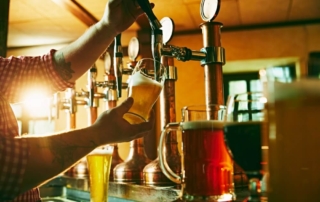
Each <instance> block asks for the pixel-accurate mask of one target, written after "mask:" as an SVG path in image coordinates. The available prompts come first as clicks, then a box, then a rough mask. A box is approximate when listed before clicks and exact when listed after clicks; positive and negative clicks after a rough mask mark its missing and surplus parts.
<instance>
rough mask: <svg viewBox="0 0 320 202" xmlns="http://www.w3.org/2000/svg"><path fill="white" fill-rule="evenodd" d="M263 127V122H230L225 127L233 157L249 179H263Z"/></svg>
mask: <svg viewBox="0 0 320 202" xmlns="http://www.w3.org/2000/svg"><path fill="white" fill-rule="evenodd" d="M261 127H262V122H261V121H249V122H230V123H226V125H225V126H224V135H225V141H226V145H227V147H228V148H229V150H230V153H231V156H232V158H233V160H234V161H235V162H236V163H237V164H238V165H239V166H240V167H242V169H243V170H244V171H245V172H246V174H247V175H248V177H249V178H250V177H259V178H260V177H261V174H260V172H261V169H262V167H261V163H262V153H261Z"/></svg>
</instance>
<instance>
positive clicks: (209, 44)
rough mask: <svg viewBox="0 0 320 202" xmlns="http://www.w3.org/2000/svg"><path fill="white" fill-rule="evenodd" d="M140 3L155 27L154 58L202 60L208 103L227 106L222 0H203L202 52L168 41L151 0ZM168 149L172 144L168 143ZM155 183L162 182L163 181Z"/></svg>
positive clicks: (166, 117) (163, 119) (164, 108)
mask: <svg viewBox="0 0 320 202" xmlns="http://www.w3.org/2000/svg"><path fill="white" fill-rule="evenodd" d="M138 3H139V5H140V7H141V8H142V9H143V10H144V12H145V14H146V15H147V17H148V19H149V23H150V26H151V29H152V31H151V32H152V35H151V37H152V38H151V41H152V44H151V49H152V55H153V57H154V59H155V60H158V61H160V58H175V59H177V60H180V61H189V60H194V61H200V65H201V67H203V69H204V78H205V80H204V88H205V102H206V105H207V106H209V105H210V104H219V105H224V104H225V103H224V95H223V94H224V92H223V74H222V66H223V65H224V64H225V50H224V48H223V47H222V46H221V38H220V33H221V32H220V29H221V27H222V24H221V23H219V22H214V21H213V20H214V19H215V17H216V16H217V15H218V12H219V9H220V0H202V1H201V5H200V14H201V18H202V19H203V20H204V22H203V23H202V24H201V25H200V28H201V30H202V36H203V48H202V49H201V50H200V51H194V50H190V49H189V48H187V47H177V46H174V45H169V44H164V43H163V36H162V35H163V32H162V30H161V23H160V22H159V21H158V20H157V18H156V16H155V15H154V13H153V11H152V9H151V7H150V3H149V1H148V0H138ZM166 91H167V92H166ZM169 92H170V90H169V89H167V88H165V89H164V92H163V93H164V94H168V93H169ZM160 109H161V112H160V114H162V115H163V116H161V122H162V123H165V125H166V124H167V123H169V122H168V120H169V121H171V120H170V116H169V115H168V114H167V113H166V111H167V110H168V106H166V105H165V106H160ZM212 116H215V115H214V114H213V115H211V114H210V117H208V118H209V119H211V118H212V119H213V118H214V117H212ZM173 122H174V121H173ZM169 139H170V138H169ZM167 148H171V147H168V146H167ZM166 158H167V157H166ZM167 159H168V158H167ZM154 172H156V171H154ZM177 174H178V173H177ZM153 183H154V184H156V183H158V184H161V183H160V182H153Z"/></svg>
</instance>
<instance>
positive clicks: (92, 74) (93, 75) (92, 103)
mask: <svg viewBox="0 0 320 202" xmlns="http://www.w3.org/2000/svg"><path fill="white" fill-rule="evenodd" d="M96 79H97V67H96V66H95V65H93V67H91V68H90V70H89V72H88V90H89V97H88V107H89V116H88V125H92V124H93V123H94V122H95V121H96V119H97V116H98V115H97V114H98V112H97V111H98V104H99V102H98V99H97V98H95V94H96V93H97V86H96Z"/></svg>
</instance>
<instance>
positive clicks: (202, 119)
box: [159, 105, 235, 201]
mask: <svg viewBox="0 0 320 202" xmlns="http://www.w3.org/2000/svg"><path fill="white" fill-rule="evenodd" d="M225 110H226V107H225V106H223V105H194V106H187V107H184V108H183V109H182V122H178V123H177V122H176V123H169V124H168V125H167V126H166V127H165V129H164V130H163V132H162V133H161V137H160V143H159V160H160V166H161V169H162V171H163V172H164V174H165V175H166V176H167V177H168V178H169V179H170V180H172V181H174V182H176V183H178V184H181V185H182V198H183V199H184V200H190V201H202V200H203V201H205V200H206V201H231V200H233V199H235V194H234V186H233V161H232V158H231V156H230V155H229V153H228V151H227V147H226V146H225V144H224V135H223V127H224V121H223V119H224V114H225ZM170 131H179V132H181V137H182V141H181V145H182V151H183V155H182V172H181V173H182V175H177V174H175V173H174V172H172V170H171V168H170V167H169V166H168V164H167V161H166V158H165V155H164V154H165V152H166V149H167V148H166V147H165V141H166V137H167V134H168V132H170Z"/></svg>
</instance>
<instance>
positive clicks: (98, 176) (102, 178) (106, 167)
mask: <svg viewBox="0 0 320 202" xmlns="http://www.w3.org/2000/svg"><path fill="white" fill-rule="evenodd" d="M111 150H112V149H110V150H107V149H97V150H95V151H93V152H92V153H90V154H89V155H87V161H88V169H89V180H90V201H91V202H105V201H108V188H109V175H110V167H111V163H112V151H111Z"/></svg>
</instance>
